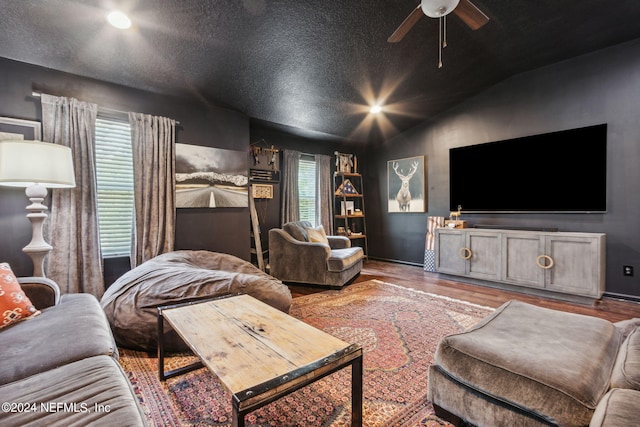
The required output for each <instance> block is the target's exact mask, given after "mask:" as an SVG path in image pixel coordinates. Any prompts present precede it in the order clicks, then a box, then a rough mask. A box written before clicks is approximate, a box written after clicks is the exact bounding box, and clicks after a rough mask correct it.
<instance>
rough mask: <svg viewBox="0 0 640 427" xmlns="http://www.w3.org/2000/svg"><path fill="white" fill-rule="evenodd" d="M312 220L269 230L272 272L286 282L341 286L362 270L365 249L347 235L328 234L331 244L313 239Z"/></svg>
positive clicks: (332, 286)
mask: <svg viewBox="0 0 640 427" xmlns="http://www.w3.org/2000/svg"><path fill="white" fill-rule="evenodd" d="M310 227H312V225H311V223H309V222H308V221H295V222H289V223H287V224H285V225H284V226H283V227H282V228H281V229H280V228H273V229H271V230H269V265H270V274H271V275H272V276H274V277H276V278H278V279H280V280H281V281H283V282H289V283H302V284H312V285H320V286H328V287H330V288H341V287H342V286H344V285H345V284H347V283H349V282H350V281H352V280H353V279H354V278H355V277H357V276H358V275H359V274H360V271H361V270H362V261H363V259H364V252H363V250H362V248H360V247H351V241H350V240H349V239H348V238H346V237H343V236H327V239H328V241H329V244H328V245H327V244H325V243H320V242H309V239H308V236H307V231H306V230H307V228H310Z"/></svg>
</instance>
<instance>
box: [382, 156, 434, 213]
mask: <svg viewBox="0 0 640 427" xmlns="http://www.w3.org/2000/svg"><path fill="white" fill-rule="evenodd" d="M425 165H426V162H425V156H416V157H408V158H405V159H398V160H389V161H388V162H387V194H388V202H387V206H388V212H391V213H414V212H426V208H427V203H426V200H427V191H426V182H425V177H426V171H425Z"/></svg>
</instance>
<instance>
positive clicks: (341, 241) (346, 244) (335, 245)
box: [327, 236, 351, 249]
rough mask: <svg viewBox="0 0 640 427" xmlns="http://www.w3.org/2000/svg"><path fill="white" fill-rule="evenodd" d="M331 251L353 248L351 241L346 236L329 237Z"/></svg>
mask: <svg viewBox="0 0 640 427" xmlns="http://www.w3.org/2000/svg"><path fill="white" fill-rule="evenodd" d="M327 239H328V240H329V246H330V247H331V249H345V248H350V247H351V240H349V238H348V237H345V236H327Z"/></svg>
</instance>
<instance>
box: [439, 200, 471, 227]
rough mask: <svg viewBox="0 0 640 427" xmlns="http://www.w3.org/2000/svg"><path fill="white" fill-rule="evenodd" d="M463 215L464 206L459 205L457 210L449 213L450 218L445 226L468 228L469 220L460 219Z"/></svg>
mask: <svg viewBox="0 0 640 427" xmlns="http://www.w3.org/2000/svg"><path fill="white" fill-rule="evenodd" d="M461 215H462V206H460V205H458V210H457V211H452V212H450V213H449V219H448V220H446V221H445V224H444V225H445V226H446V227H449V228H467V221H463V220H461V219H460V216H461Z"/></svg>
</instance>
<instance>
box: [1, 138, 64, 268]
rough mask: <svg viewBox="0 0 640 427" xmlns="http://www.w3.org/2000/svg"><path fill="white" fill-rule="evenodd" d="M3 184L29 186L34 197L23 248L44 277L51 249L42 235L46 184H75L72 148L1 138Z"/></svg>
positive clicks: (27, 191) (49, 186)
mask: <svg viewBox="0 0 640 427" xmlns="http://www.w3.org/2000/svg"><path fill="white" fill-rule="evenodd" d="M0 185H5V186H11V187H26V191H25V193H26V195H27V197H28V198H29V200H30V201H31V204H30V205H29V206H27V210H28V211H29V213H28V214H27V218H29V220H30V221H31V227H32V237H31V242H30V243H29V244H28V245H27V246H25V247H24V248H23V249H22V250H23V251H24V252H25V253H26V254H27V255H29V256H30V257H31V259H32V261H33V275H34V276H41V277H45V274H44V258H45V257H46V256H47V254H48V253H49V252H51V249H53V248H52V246H51V245H49V244H48V243H47V242H46V241H45V240H44V237H43V235H42V228H43V223H44V221H45V220H46V218H47V214H46V212H45V211H46V210H47V206H45V205H43V204H42V202H43V201H44V199H45V198H46V197H47V188H72V187H75V186H76V180H75V174H74V170H73V158H72V156H71V149H70V148H69V147H67V146H64V145H59V144H52V143H48V142H42V141H25V140H15V141H10V140H6V141H0Z"/></svg>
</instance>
